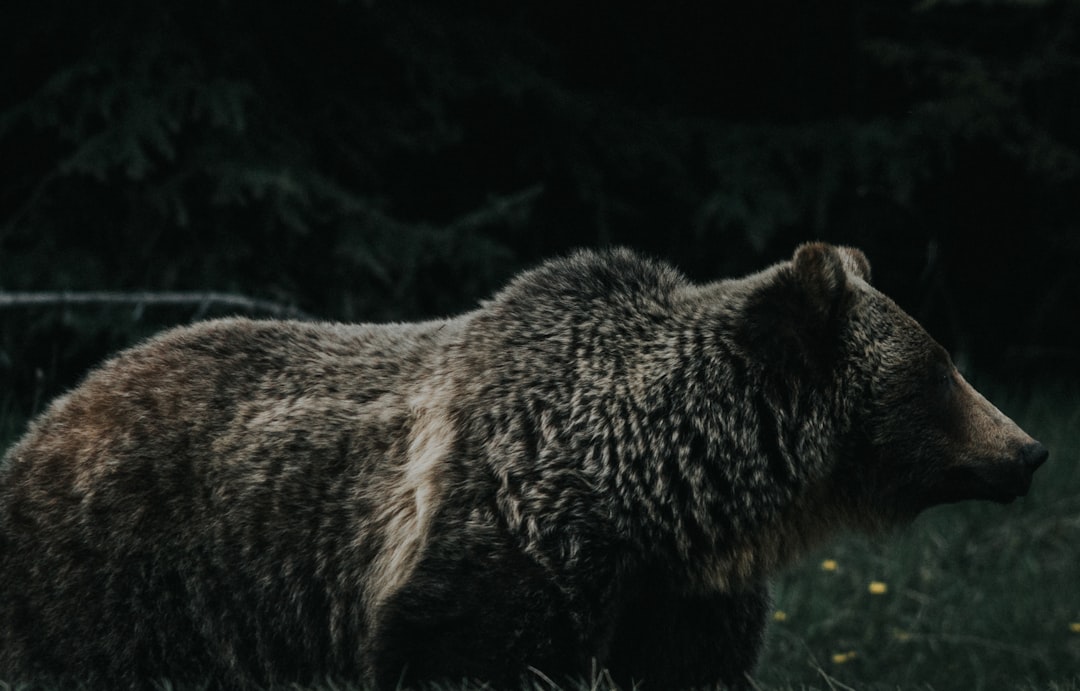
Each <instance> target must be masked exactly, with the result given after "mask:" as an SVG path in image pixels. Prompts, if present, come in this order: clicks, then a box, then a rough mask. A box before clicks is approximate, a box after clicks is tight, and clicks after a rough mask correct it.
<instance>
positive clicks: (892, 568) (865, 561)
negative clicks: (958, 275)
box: [0, 390, 1080, 691]
mask: <svg viewBox="0 0 1080 691" xmlns="http://www.w3.org/2000/svg"><path fill="white" fill-rule="evenodd" d="M992 398H994V399H995V402H997V403H998V404H999V406H1000V407H1001V408H1002V409H1003V410H1005V412H1007V413H1008V414H1010V415H1011V416H1012V417H1013V418H1014V419H1016V420H1017V421H1018V422H1020V424H1021V425H1022V426H1023V427H1024V428H1025V429H1026V430H1028V431H1029V432H1031V433H1032V434H1033V435H1034V436H1036V437H1037V438H1039V439H1040V440H1041V441H1043V442H1044V443H1045V444H1046V445H1047V446H1048V447H1049V448H1050V450H1051V458H1050V461H1049V462H1048V463H1047V465H1045V466H1044V467H1043V468H1042V469H1041V470H1040V471H1039V473H1038V474H1037V475H1036V478H1035V483H1034V486H1033V488H1032V491H1031V493H1030V494H1029V495H1028V497H1027V498H1025V499H1023V500H1021V501H1019V502H1017V503H1014V504H1012V505H1010V506H1007V507H1002V506H997V505H991V504H960V505H955V506H947V507H939V508H937V509H933V510H931V511H929V512H927V513H926V514H925V515H923V516H922V517H920V518H919V519H918V520H917V521H916V522H915V523H914V524H913V525H912V526H909V527H908V528H906V529H905V530H903V531H902V532H898V533H897V534H896V535H894V536H892V537H889V538H887V539H878V540H871V539H867V538H865V537H861V536H847V537H843V538H841V539H839V540H837V541H835V542H833V543H831V544H830V545H829V546H828V547H826V548H825V549H822V550H821V551H819V552H818V553H816V554H814V555H811V556H810V557H809V558H807V559H805V560H803V561H802V562H801V563H800V564H799V565H797V566H796V567H794V568H792V569H791V570H790V571H788V572H786V573H784V574H781V575H780V577H779V578H778V579H776V581H775V584H774V586H775V587H774V594H775V614H774V617H773V621H772V622H771V624H770V628H769V635H768V639H767V644H766V649H765V651H764V654H763V657H762V660H761V664H760V665H759V668H758V674H757V687H758V688H759V689H762V690H763V691H766V690H767V691H787V690H789V689H821V690H843V689H860V690H863V689H871V690H874V689H882V690H884V689H921V690H925V691H946V690H949V689H958V690H959V689H963V690H964V691H978V690H981V689H1018V690H1020V691H1080V463H1078V462H1077V461H1078V457H1080V393H1077V392H1076V391H1067V390H1061V391H1056V392H1054V391H1041V392H1038V393H1036V394H1030V395H1014V396H1012V397H1009V396H1004V397H1002V396H992ZM10 409H11V408H10V407H0V444H2V447H0V448H6V446H7V444H8V443H10V442H11V441H13V440H14V437H15V435H16V434H17V433H18V430H19V429H20V428H21V424H20V422H19V421H13V420H12V419H11V416H10V414H9V415H7V416H6V418H7V419H4V416H3V413H4V412H6V411H10ZM0 688H3V685H2V684H0ZM353 688H355V687H350V686H328V687H326V688H325V689H323V691H330V690H331V689H335V690H340V689H353ZM437 688H438V689H440V691H463V690H464V689H479V688H483V687H479V686H465V687H462V686H438V687H437ZM550 688H553V687H552V686H550V685H548V684H546V683H544V682H543V680H542V679H540V680H537V682H536V684H534V685H532V686H531V687H529V691H536V690H538V689H550ZM608 688H611V685H610V684H609V683H606V682H605V680H604V678H603V676H602V675H600V676H598V677H597V679H596V680H594V681H593V682H591V683H588V684H584V685H582V687H581V689H582V690H585V689H588V690H589V691H599V690H600V689H608Z"/></svg>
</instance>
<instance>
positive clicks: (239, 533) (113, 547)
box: [0, 244, 1046, 690]
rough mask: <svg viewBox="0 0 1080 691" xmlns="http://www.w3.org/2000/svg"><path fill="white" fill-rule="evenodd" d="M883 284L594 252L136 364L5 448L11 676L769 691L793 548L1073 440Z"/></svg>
mask: <svg viewBox="0 0 1080 691" xmlns="http://www.w3.org/2000/svg"><path fill="white" fill-rule="evenodd" d="M869 280H870V266H869V264H868V262H867V261H866V258H865V257H864V256H863V255H862V254H861V253H860V252H858V251H857V250H852V249H847V248H836V247H831V246H828V245H823V244H809V245H804V246H802V247H800V248H799V249H798V250H797V251H796V253H795V255H794V257H793V259H792V260H791V261H788V262H783V263H780V264H777V265H775V266H772V267H770V268H768V269H765V270H764V271H762V272H760V273H757V274H754V275H752V276H748V277H746V278H742V279H738V280H724V281H719V282H716V283H711V284H707V285H694V284H691V283H689V282H688V281H686V280H685V279H684V278H683V277H682V276H681V275H679V274H678V273H677V272H676V271H674V270H673V269H671V268H669V267H667V266H665V265H662V264H659V263H656V262H653V261H649V260H646V259H643V258H641V257H638V256H636V255H635V254H633V253H631V252H628V251H625V250H615V251H606V252H580V253H578V254H575V255H573V256H571V257H569V258H566V259H563V260H557V261H552V262H549V263H547V264H544V265H542V266H541V267H539V268H537V269H535V270H532V271H529V272H526V273H524V274H522V275H521V276H519V277H518V278H517V279H516V280H514V281H513V282H512V283H511V284H510V285H509V286H508V287H507V288H506V289H504V290H503V291H502V292H500V293H498V294H497V295H496V296H495V297H494V298H493V299H492V300H491V301H489V302H487V303H485V304H483V305H482V306H481V307H480V308H478V309H477V310H475V311H473V312H470V313H467V314H464V315H461V316H459V317H456V318H453V319H447V320H442V321H432V322H426V323H419V324H399V325H359V326H354V325H340V324H309V323H294V322H275V321H248V320H242V319H231V320H223V321H214V322H208V323H201V324H196V325H194V326H190V327H186V328H180V329H176V330H173V331H170V332H167V333H165V334H163V335H161V336H159V337H157V338H154V339H152V340H150V341H149V342H147V343H145V344H143V345H141V346H138V347H136V348H133V349H131V350H128V351H126V352H124V353H121V354H120V355H118V356H117V357H116V358H115V359H113V360H112V361H110V362H108V363H106V364H104V365H103V366H102V367H100V368H99V369H98V370H97V371H95V372H93V373H91V374H90V375H89V376H88V377H87V379H86V380H85V381H84V382H83V383H82V384H81V385H80V386H79V387H77V388H76V389H75V390H73V391H72V392H70V393H69V394H67V395H65V396H63V397H61V398H60V399H58V400H57V401H55V402H54V403H53V404H52V405H51V407H50V408H49V409H48V410H47V411H46V412H45V413H44V414H42V415H41V416H40V417H39V418H38V419H37V420H36V421H34V422H33V423H32V425H31V427H30V429H29V431H28V432H27V434H26V436H25V437H24V438H23V439H22V441H21V442H19V443H18V444H17V445H16V446H14V447H13V448H12V449H11V450H10V451H9V453H8V454H7V456H6V459H5V461H4V466H3V470H2V472H0V621H2V622H3V625H2V626H0V678H2V679H6V680H8V681H22V680H27V679H45V680H55V681H71V680H82V681H87V682H88V683H89V684H90V685H92V686H98V687H106V688H119V687H127V688H142V687H144V686H145V685H146V684H147V683H148V681H149V680H156V679H171V680H174V681H181V682H183V681H195V680H208V681H209V682H210V684H211V685H212V686H213V687H217V688H255V687H261V686H268V685H274V684H281V683H287V682H293V681H296V682H301V683H302V682H309V681H313V680H315V681H317V680H320V679H327V678H336V679H345V680H353V681H357V680H359V681H361V682H364V683H368V684H371V685H373V686H374V687H376V688H379V689H391V688H394V687H395V686H396V685H397V684H399V683H404V684H406V685H408V684H412V683H414V682H420V681H424V680H431V679H443V678H447V679H461V678H464V677H471V678H477V679H483V680H487V681H489V682H491V683H493V684H495V685H496V686H500V687H503V686H508V685H512V684H514V683H515V682H516V681H518V680H519V678H520V677H522V676H523V675H529V674H542V675H544V676H546V677H551V678H555V679H565V678H573V677H588V676H589V674H590V672H591V670H593V669H596V668H601V667H602V668H607V669H609V670H610V672H611V673H612V675H613V676H614V678H615V679H617V680H618V681H620V682H621V683H625V684H627V685H630V684H632V683H635V682H640V683H641V685H642V686H641V688H643V689H646V690H649V689H671V688H678V687H686V686H694V685H702V684H710V683H716V682H721V683H724V684H726V685H730V686H739V685H742V684H743V683H745V682H746V679H747V674H748V673H749V672H750V671H751V670H752V668H753V666H754V663H755V660H756V658H757V655H758V651H759V648H760V644H761V638H762V631H763V629H764V622H765V620H766V614H767V611H768V608H769V604H768V595H767V586H766V581H767V579H768V577H769V576H770V574H772V573H773V572H774V571H775V570H776V569H777V568H778V567H779V566H781V565H783V564H785V563H787V562H789V561H790V560H791V559H793V558H794V557H796V556H797V555H799V554H800V553H801V552H803V551H804V550H805V549H806V548H807V547H809V546H811V545H814V544H817V543H818V542H819V541H820V540H822V539H823V538H825V537H827V536H828V535H830V534H831V533H833V532H835V531H836V530H839V529H843V528H846V527H854V528H861V529H866V530H878V529H881V528H885V527H888V526H892V525H896V524H898V523H904V522H905V521H908V520H910V519H911V518H913V517H914V516H915V515H916V514H917V513H918V512H919V511H921V510H922V509H924V508H926V507H928V506H931V505H934V504H937V503H941V502H946V501H957V500H962V499H993V500H997V501H1008V500H1010V499H1012V498H1014V497H1016V496H1018V495H1021V494H1023V493H1024V492H1025V491H1026V490H1027V488H1028V485H1029V482H1030V479H1031V474H1032V472H1033V471H1034V469H1035V467H1037V466H1038V465H1039V464H1040V463H1041V462H1042V461H1043V460H1045V458H1046V450H1045V449H1044V448H1043V447H1042V446H1041V445H1039V444H1038V443H1037V442H1035V441H1033V440H1032V439H1031V438H1030V437H1029V436H1027V435H1026V434H1024V433H1023V432H1022V431H1021V430H1020V429H1019V428H1018V427H1017V426H1016V425H1015V424H1013V423H1012V422H1011V421H1010V420H1008V419H1007V418H1005V417H1004V416H1003V415H1002V414H1001V413H999V412H998V411H997V410H996V409H994V408H993V406H991V405H990V404H989V403H988V402H987V401H986V400H985V399H983V398H982V397H981V396H979V395H978V394H977V393H976V392H975V391H974V390H973V389H972V388H971V387H970V386H969V385H968V384H967V383H966V382H965V381H964V380H963V378H962V377H961V376H960V375H959V374H958V373H957V372H956V370H955V368H953V366H952V364H951V363H950V361H949V358H948V356H947V355H946V353H945V351H944V350H942V348H941V347H940V346H938V345H937V344H936V343H934V341H933V340H931V338H930V337H929V336H928V335H927V334H926V333H925V332H924V331H923V330H922V329H921V328H920V327H919V326H918V325H917V324H916V323H915V322H914V321H913V320H912V319H911V318H910V317H908V316H907V315H906V314H904V313H903V312H902V311H901V310H900V309H899V308H898V307H897V306H896V305H895V304H894V303H892V302H891V301H890V300H889V299H888V298H886V297H885V296H884V295H882V294H881V293H879V292H878V291H876V290H875V289H874V288H872V287H871V286H870V283H869Z"/></svg>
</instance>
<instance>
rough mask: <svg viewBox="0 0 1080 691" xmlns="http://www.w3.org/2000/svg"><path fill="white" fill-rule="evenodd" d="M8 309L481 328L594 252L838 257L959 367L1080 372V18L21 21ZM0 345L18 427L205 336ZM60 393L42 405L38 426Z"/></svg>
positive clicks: (522, 12) (9, 132)
mask: <svg viewBox="0 0 1080 691" xmlns="http://www.w3.org/2000/svg"><path fill="white" fill-rule="evenodd" d="M3 19H4V21H0V45H3V46H4V47H5V49H6V51H7V61H6V62H7V64H8V65H12V66H17V67H15V68H13V69H9V70H5V72H4V74H3V76H2V77H0V80H2V81H0V85H2V86H3V88H2V89H0V176H2V179H3V180H4V184H3V185H2V186H0V290H8V291H11V290H99V289H104V290H117V291H124V290H219V291H228V292H237V293H244V294H248V295H251V296H254V297H258V298H263V299H270V300H275V301H279V302H282V303H284V304H287V305H294V306H296V307H298V308H300V309H303V310H304V311H306V312H309V313H314V314H318V315H322V316H325V317H327V318H334V319H349V320H379V319H404V318H410V319H411V318H418V317H424V316H434V315H439V314H445V313H448V312H453V311H457V310H461V309H466V308H468V307H469V306H470V305H472V304H474V303H475V300H477V299H478V298H481V297H483V296H485V295H486V294H487V293H488V292H489V291H490V290H491V289H493V288H494V287H496V286H497V285H499V284H500V283H501V281H502V280H504V279H505V278H506V277H507V276H509V275H511V274H512V273H514V272H515V271H517V270H519V269H520V268H521V267H522V266H525V265H528V264H531V263H533V262H535V261H537V260H538V259H540V258H542V257H545V256H549V255H551V254H553V253H558V252H564V251H566V250H568V249H569V248H571V247H575V246H580V245H603V244H611V243H621V244H629V245H633V246H636V247H639V248H642V249H645V250H647V251H651V252H654V253H657V254H661V255H664V256H666V257H667V258H669V259H671V260H672V261H674V262H675V263H677V264H678V265H680V266H682V267H684V268H685V269H686V270H687V271H688V272H690V273H691V274H692V275H693V276H694V277H695V278H699V279H700V278H705V277H712V276H718V275H722V274H737V273H741V272H744V271H746V270H749V269H753V268H756V267H759V266H761V265H762V264H763V263H764V262H766V261H771V260H773V259H779V258H782V257H785V256H787V255H789V254H790V251H791V247H792V246H793V244H794V243H795V242H796V241H798V240H802V239H807V238H810V237H820V238H823V239H827V240H831V241H836V242H849V243H853V244H858V245H860V246H862V247H863V248H864V249H866V250H867V251H868V253H869V254H870V256H871V257H872V259H873V262H874V266H875V270H876V271H877V276H876V280H877V281H878V283H879V285H881V286H882V287H883V288H884V290H885V291H886V292H888V293H890V294H893V295H895V296H897V297H898V299H899V300H900V302H901V303H902V304H903V305H904V306H905V307H906V308H908V309H909V310H910V311H912V312H914V313H915V314H917V315H918V316H919V317H920V318H921V319H922V320H923V321H924V322H926V323H927V325H928V326H929V328H930V330H931V331H932V332H933V333H934V334H935V335H936V336H938V337H939V338H941V339H942V340H943V341H945V342H946V343H947V344H948V345H949V346H950V347H952V348H953V349H954V351H957V352H958V353H959V354H960V355H961V356H962V357H963V358H967V357H970V358H972V359H974V360H975V361H976V362H979V363H980V364H982V365H983V366H986V367H1002V366H1009V367H1011V368H1014V370H1015V368H1017V367H1023V368H1025V369H1026V370H1033V369H1036V368H1042V369H1044V370H1046V371H1054V372H1060V371H1061V368H1062V367H1071V368H1072V369H1071V370H1069V371H1070V372H1073V373H1076V372H1078V371H1080V347H1078V338H1077V337H1078V333H1077V328H1078V327H1077V326H1076V324H1075V320H1069V319H1063V318H1062V315H1066V314H1075V313H1076V310H1077V309H1078V308H1080V276H1078V275H1077V274H1076V272H1075V271H1074V268H1075V265H1076V260H1077V258H1078V257H1080V239H1078V238H1080V234H1078V233H1077V232H1076V231H1077V230H1078V228H1077V224H1078V222H1080V221H1078V219H1080V213H1078V212H1080V195H1078V194H1077V193H1076V191H1077V190H1078V189H1080V184H1078V183H1080V126H1078V123H1080V39H1078V32H1080V2H1077V0H1057V1H1055V2H1047V1H1042V0H1026V1H1021V0H995V1H993V2H968V1H963V0H952V1H945V0H940V1H935V0H923V1H922V2H919V3H915V4H911V3H900V2H896V1H895V0H868V1H867V2H858V3H806V2H781V1H779V0H764V1H763V2H757V3H741V4H735V5H733V4H731V3H710V2H704V1H697V0H695V1H694V2H689V3H682V4H680V5H678V6H672V7H661V6H658V5H640V6H639V5H637V4H634V3H631V4H626V3H615V2H603V1H598V2H593V3H585V4H582V3H560V2H554V3H553V2H538V1H534V0H527V1H526V2H521V3H495V2H466V3H445V2H437V1H435V0H406V1H404V2H381V1H379V0H316V1H315V2H311V3H265V2H264V3H255V2H244V1H243V0H239V1H237V0H210V1H209V2H206V3H198V4H192V3H183V2H179V1H178V0H162V1H160V2H154V3H137V2H125V1H123V0H103V1H102V2H99V3H91V4H81V5H80V4H76V5H72V4H70V3H61V2H59V1H58V0H44V1H43V2H38V3H22V4H21V5H18V6H14V7H11V8H7V9H5V10H4V11H3ZM138 316H139V317H140V318H139V319H137V320H136V319H134V318H133V316H132V315H131V314H130V313H129V312H126V311H119V312H118V311H117V310H116V309H108V308H102V309H100V310H97V311H94V310H73V309H66V310H61V311H48V312H43V311H34V312H27V311H12V310H7V311H4V312H0V324H3V326H2V327H0V390H4V391H9V392H14V395H15V396H16V397H17V399H18V401H19V406H20V409H22V410H23V411H24V412H29V411H30V409H31V408H32V407H33V405H34V400H37V401H38V402H40V400H41V399H43V398H45V397H47V396H48V395H51V394H52V393H54V392H55V391H57V390H58V389H60V388H62V387H64V386H66V385H69V384H70V383H71V381H72V379H73V378H74V377H75V376H77V375H78V374H79V373H80V372H81V370H82V369H83V368H85V366H87V365H88V364H89V363H91V362H93V361H95V360H96V359H98V358H100V357H101V356H102V355H103V354H104V352H106V350H108V349H111V348H114V347H118V346H119V345H122V344H125V343H127V342H130V341H131V340H132V339H133V338H136V337H138V336H140V335H142V334H144V333H146V332H149V331H152V330H155V329H156V328H159V327H160V326H161V325H162V324H167V323H171V322H175V321H184V320H187V319H190V318H191V316H192V315H191V314H190V312H185V311H183V310H176V309H170V310H146V311H143V312H141V313H140V314H139V315H138ZM35 392H37V393H36V394H35Z"/></svg>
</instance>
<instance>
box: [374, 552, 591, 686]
mask: <svg viewBox="0 0 1080 691" xmlns="http://www.w3.org/2000/svg"><path fill="white" fill-rule="evenodd" d="M371 641H372V645H371V647H370V649H369V650H368V651H367V652H366V657H367V668H368V679H369V682H371V683H372V684H373V685H374V687H375V688H376V689H380V690H382V689H397V688H412V687H413V686H415V685H417V684H421V683H423V682H428V681H440V680H446V681H450V682H459V681H461V680H463V679H474V680H483V681H485V682H487V683H489V684H493V685H494V686H495V687H496V688H511V687H515V686H517V685H519V684H520V682H521V680H522V678H523V677H526V676H528V675H530V674H535V672H534V671H533V670H536V671H537V672H539V673H541V674H542V675H543V676H545V677H549V678H552V679H571V678H574V677H579V676H584V674H587V665H586V664H585V663H584V662H583V661H582V659H583V658H582V654H583V646H582V645H581V642H580V636H578V635H576V634H575V627H574V626H573V622H572V619H571V617H570V615H569V611H568V608H567V606H566V604H565V602H564V598H563V596H562V595H561V594H560V593H559V592H558V590H557V589H556V588H555V587H554V586H552V585H551V583H550V581H549V580H548V579H545V578H543V577H542V575H541V573H540V570H539V568H538V567H537V566H536V565H535V564H534V563H532V562H531V561H529V560H528V559H525V558H523V557H521V556H520V555H518V556H514V555H513V554H512V553H509V552H507V553H500V554H498V555H496V554H493V553H492V552H491V551H490V550H483V553H472V554H468V553H466V554H461V555H458V556H457V558H454V559H452V560H451V559H445V560H444V559H439V558H437V557H432V556H429V557H426V558H425V559H424V560H423V561H422V562H421V563H420V564H419V565H418V567H417V569H416V571H415V572H414V573H413V574H412V576H411V577H410V578H409V580H408V582H407V583H406V584H405V585H404V586H403V587H402V588H401V589H400V590H398V591H397V592H396V593H394V594H393V595H392V596H391V597H389V598H388V599H387V600H386V602H384V603H383V604H382V606H381V607H380V609H379V612H378V615H377V624H376V627H375V630H374V631H373V635H372V637H371Z"/></svg>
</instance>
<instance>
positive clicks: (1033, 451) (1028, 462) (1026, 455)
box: [1020, 441, 1050, 473]
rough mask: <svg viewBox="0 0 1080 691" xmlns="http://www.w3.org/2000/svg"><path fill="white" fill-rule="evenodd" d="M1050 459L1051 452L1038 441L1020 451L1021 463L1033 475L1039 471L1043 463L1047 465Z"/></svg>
mask: <svg viewBox="0 0 1080 691" xmlns="http://www.w3.org/2000/svg"><path fill="white" fill-rule="evenodd" d="M1049 457H1050V450H1049V449H1047V448H1046V447H1045V446H1043V445H1042V444H1040V443H1039V442H1037V441H1034V442H1031V443H1030V444H1027V445H1025V446H1024V448H1022V449H1020V462H1021V463H1023V464H1024V467H1026V468H1027V469H1028V470H1029V471H1030V472H1032V473H1034V472H1035V471H1036V470H1038V469H1039V466H1041V465H1042V464H1043V463H1046V459H1047V458H1049Z"/></svg>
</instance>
